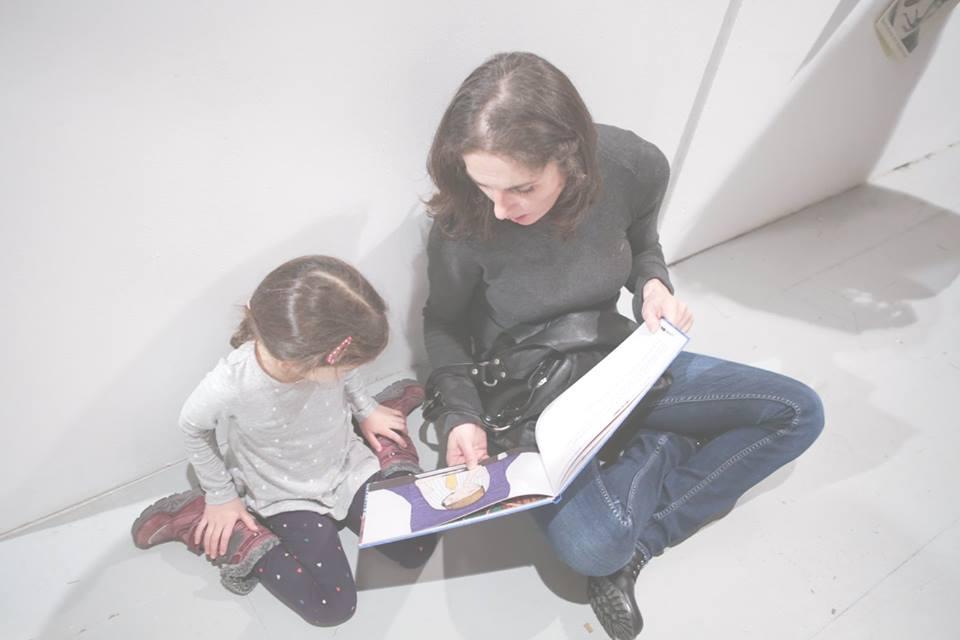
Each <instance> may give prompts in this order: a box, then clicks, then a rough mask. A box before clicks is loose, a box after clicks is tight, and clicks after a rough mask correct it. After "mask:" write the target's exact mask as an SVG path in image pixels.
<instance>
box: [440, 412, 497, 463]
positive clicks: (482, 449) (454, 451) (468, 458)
mask: <svg viewBox="0 0 960 640" xmlns="http://www.w3.org/2000/svg"><path fill="white" fill-rule="evenodd" d="M488 457H489V456H488V455H487V432H486V431H484V430H483V427H481V426H480V425H476V424H473V423H471V422H466V423H464V424H460V425H457V426H456V427H454V428H453V429H452V430H451V431H450V435H449V436H448V437H447V465H448V466H451V467H452V466H454V465H457V464H466V465H467V469H476V468H477V463H478V462H480V461H481V460H486V459H487V458H488Z"/></svg>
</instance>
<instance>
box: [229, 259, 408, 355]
mask: <svg viewBox="0 0 960 640" xmlns="http://www.w3.org/2000/svg"><path fill="white" fill-rule="evenodd" d="M388 334H389V327H388V324H387V308H386V304H385V303H384V301H383V298H381V297H380V294H378V293H377V292H376V290H375V289H374V288H373V286H372V285H371V284H370V282H368V281H367V279H366V278H364V277H363V276H362V275H361V274H360V272H359V271H357V270H356V269H354V268H353V267H351V266H350V265H349V264H347V263H346V262H344V261H342V260H338V259H337V258H331V257H329V256H303V257H300V258H295V259H294V260H291V261H289V262H286V263H284V264H282V265H280V266H279V267H277V268H276V269H274V270H273V271H271V272H270V274H269V275H267V277H266V278H264V279H263V282H261V283H260V286H258V287H257V289H256V291H254V292H253V296H252V297H251V298H250V303H249V304H248V305H247V307H246V309H245V311H244V318H243V321H242V322H241V323H240V326H239V327H237V331H236V333H234V334H233V337H232V338H231V339H230V344H231V346H233V347H234V348H236V347H239V346H240V345H241V344H243V343H244V342H246V341H248V340H252V339H256V340H259V341H260V342H261V343H262V344H263V346H264V347H266V349H267V351H269V352H270V355H272V356H273V357H275V358H277V359H279V360H283V361H285V362H290V363H292V364H294V365H295V366H296V367H297V368H298V369H299V370H301V371H304V372H306V371H310V370H313V369H316V368H317V367H322V366H327V365H329V364H331V363H329V362H328V361H327V357H328V356H329V355H330V354H331V353H332V352H334V350H336V349H337V348H338V347H341V345H343V343H344V340H346V339H347V337H349V338H350V341H349V342H348V345H347V346H346V347H345V348H342V349H341V350H340V352H339V357H337V358H336V360H335V363H334V364H336V365H337V366H343V367H354V366H357V365H361V364H364V363H366V362H370V361H371V360H373V359H374V358H376V357H377V356H378V355H379V354H380V352H381V351H383V349H384V347H386V346H387V337H388Z"/></svg>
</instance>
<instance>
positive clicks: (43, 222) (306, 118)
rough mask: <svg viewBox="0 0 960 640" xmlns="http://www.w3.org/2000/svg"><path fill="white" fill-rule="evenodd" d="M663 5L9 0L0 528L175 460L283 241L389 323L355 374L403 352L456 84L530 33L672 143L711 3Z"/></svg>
mask: <svg viewBox="0 0 960 640" xmlns="http://www.w3.org/2000/svg"><path fill="white" fill-rule="evenodd" d="M571 6H572V5H571ZM660 6H661V4H660V3H656V2H653V1H651V0H645V1H643V2H636V1H625V2H619V3H607V4H605V5H603V8H602V10H601V9H599V8H597V6H586V5H582V3H578V4H577V5H576V7H577V8H575V9H573V8H571V9H565V8H563V5H558V3H555V2H523V3H517V2H508V1H499V0H498V1H494V2H485V3H483V4H482V5H478V4H477V3H476V2H467V1H457V2H430V3H396V2H378V3H354V4H352V5H349V8H348V5H343V4H340V5H333V4H331V3H318V2H285V3H269V4H264V3H248V4H242V3H228V4H224V3H208V2H195V1H190V2H184V1H179V2H178V1H169V0H168V1H165V2H138V3H130V2H85V3H82V4H78V3H72V2H68V1H66V0H64V1H62V2H50V1H42V0H17V1H11V0H8V1H7V2H5V3H3V4H2V5H0V91H2V92H3V98H2V100H0V139H2V140H3V144H2V146H0V207H2V218H0V220H2V222H0V243H2V244H0V274H2V276H0V278H2V280H0V283H2V291H3V298H4V308H5V309H6V313H5V314H4V315H3V316H2V320H0V323H2V325H0V327H2V329H3V335H4V336H6V337H7V348H6V352H7V366H6V367H4V368H3V372H2V374H0V375H2V384H0V389H3V392H2V393H3V401H2V402H0V424H3V426H4V432H5V446H4V447H2V448H0V474H2V482H0V487H2V489H0V491H2V493H0V504H3V506H4V508H3V510H2V511H0V531H4V530H9V529H11V528H14V527H16V526H18V525H20V524H22V523H26V522H29V521H31V520H33V519H35V518H38V517H40V516H43V515H45V514H48V513H51V512H53V511H55V510H57V509H60V508H63V507H66V506H68V505H71V504H74V503H76V502H78V501H80V500H83V499H85V498H88V497H90V496H93V495H95V494H97V493H99V492H102V491H105V490H108V489H110V488H112V487H115V486H117V485H119V484H121V483H123V482H126V481H129V480H132V479H135V478H137V477H140V476H142V475H144V474H146V473H149V472H151V471H153V470H155V469H157V468H159V467H160V466H162V465H164V464H165V463H169V462H172V461H175V460H178V459H180V458H182V454H181V445H180V441H179V434H178V432H177V430H176V428H175V420H176V416H177V413H178V411H179V407H180V405H181V403H182V402H183V400H184V398H185V397H186V395H187V394H188V393H189V391H190V390H191V389H192V387H193V386H194V385H195V384H196V383H197V382H198V381H199V379H200V377H201V376H202V375H203V373H204V372H205V371H206V370H207V369H209V368H210V367H211V366H212V365H213V364H214V362H215V361H216V358H217V357H219V356H220V355H221V354H223V353H224V352H225V351H226V342H227V338H228V337H229V334H230V331H231V328H232V326H233V324H234V322H235V321H236V319H237V312H236V310H237V307H238V305H240V304H242V303H243V302H244V301H245V300H246V297H247V296H248V295H249V293H250V292H251V291H252V289H253V287H254V286H255V285H256V284H257V282H258V281H259V279H260V278H261V277H262V276H263V275H264V274H265V273H266V272H267V271H268V270H269V269H271V268H272V267H274V266H276V265H277V264H279V263H280V262H281V261H283V260H285V259H287V258H290V257H293V256H296V255H300V254H304V253H332V254H335V255H338V256H341V257H344V258H346V259H348V260H351V261H353V262H354V263H355V264H357V265H358V266H359V267H360V268H361V270H363V271H364V272H366V273H367V274H368V275H369V276H370V277H371V279H372V280H373V281H374V283H375V284H376V285H377V286H378V287H379V288H380V289H381V291H382V292H383V293H384V294H385V296H386V298H387V299H388V302H389V303H390V304H391V306H392V319H393V321H394V325H395V333H396V339H395V341H394V345H393V347H392V349H391V351H390V352H389V354H388V358H387V359H386V360H385V362H384V363H382V364H381V365H380V367H379V369H377V370H376V371H374V372H372V375H373V376H376V375H379V374H390V373H392V372H394V371H396V370H399V369H402V368H405V367H407V366H408V365H409V363H410V361H411V359H413V358H414V357H417V354H418V353H419V350H420V348H421V347H420V338H419V308H420V305H421V304H422V300H423V296H424V293H423V291H422V287H423V277H422V270H423V267H424V264H423V256H422V255H421V254H420V248H419V239H420V234H421V223H422V217H421V214H420V212H419V209H418V197H419V196H421V195H424V194H425V193H426V192H427V191H428V184H427V181H426V179H425V178H426V176H425V171H424V169H423V166H424V159H425V154H426V151H427V148H428V145H429V142H430V139H431V136H432V133H433V129H434V127H435V126H436V123H437V121H438V119H439V117H440V114H441V113H442V110H443V109H444V108H445V106H446V102H447V100H448V99H449V97H450V96H451V95H452V93H453V91H454V90H455V88H456V86H457V84H458V83H459V82H460V81H461V80H462V79H463V77H464V76H465V75H466V73H468V72H469V70H470V69H472V68H473V67H474V66H476V65H477V64H479V63H480V62H481V61H482V60H483V59H484V58H485V57H487V56H488V55H490V54H492V53H494V52H496V51H499V50H506V49H528V50H533V51H536V52H538V53H540V54H542V55H544V56H546V57H547V58H548V59H551V60H552V61H554V62H555V63H556V64H557V65H558V66H559V67H560V68H562V69H564V70H565V71H567V72H568V73H569V74H570V76H571V77H572V78H573V80H574V82H575V83H576V84H577V85H578V86H579V87H580V89H581V90H582V92H583V94H584V97H585V98H586V100H587V103H588V104H589V105H590V106H591V107H592V109H593V111H594V114H595V116H596V118H597V119H598V120H601V121H607V122H615V123H618V124H621V125H623V126H627V127H632V128H634V129H636V130H637V131H638V132H639V133H641V135H644V136H645V137H648V138H649V139H651V140H653V141H655V142H657V143H659V144H661V145H662V146H663V147H664V148H665V149H666V150H667V151H668V153H672V151H673V149H674V148H675V146H676V141H677V140H678V139H679V137H680V134H681V131H682V130H683V127H684V124H685V118H686V109H687V108H688V106H689V104H690V103H691V101H692V99H693V95H694V94H695V92H696V90H697V87H698V83H699V81H700V75H701V71H702V69H703V67H704V65H705V63H706V59H707V56H708V55H709V52H710V47H711V44H712V42H713V40H714V39H715V37H716V31H717V28H718V26H719V24H720V20H721V17H722V12H723V10H724V7H723V6H721V5H720V4H719V3H709V2H703V3H700V4H699V6H696V7H686V6H684V7H675V8H673V9H671V11H670V12H669V13H668V14H666V15H661V14H659V13H655V11H657V10H658V8H659V7H660ZM175 489H177V488H176V487H171V490H175Z"/></svg>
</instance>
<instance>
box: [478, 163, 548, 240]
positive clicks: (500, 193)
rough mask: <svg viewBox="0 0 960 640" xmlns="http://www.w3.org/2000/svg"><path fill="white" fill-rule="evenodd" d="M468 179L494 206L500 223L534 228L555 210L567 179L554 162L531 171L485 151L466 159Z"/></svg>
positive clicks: (494, 213)
mask: <svg viewBox="0 0 960 640" xmlns="http://www.w3.org/2000/svg"><path fill="white" fill-rule="evenodd" d="M463 162H464V164H465V165H466V168H467V175H469V176H470V179H471V180H473V182H474V184H476V185H477V187H478V188H479V189H480V191H482V192H483V194H484V195H485V196H487V197H488V198H490V200H491V201H492V202H493V215H495V216H496V217H497V220H509V221H510V222H515V223H516V224H519V225H523V226H525V227H526V226H529V225H531V224H534V223H535V222H537V221H538V220H540V219H541V218H543V216H545V215H547V212H549V211H550V209H552V208H553V205H554V204H556V202H557V199H558V198H559V197H560V193H561V192H562V191H563V187H564V185H565V184H566V176H564V175H563V172H562V171H561V170H560V167H559V165H557V163H556V162H555V161H553V160H551V161H550V162H549V163H547V165H546V166H544V167H542V168H540V169H530V168H529V167H527V166H525V165H523V164H520V163H519V162H517V161H515V160H513V159H511V158H507V157H504V156H497V155H493V154H492V153H486V152H484V151H477V152H474V153H468V154H466V155H464V156H463Z"/></svg>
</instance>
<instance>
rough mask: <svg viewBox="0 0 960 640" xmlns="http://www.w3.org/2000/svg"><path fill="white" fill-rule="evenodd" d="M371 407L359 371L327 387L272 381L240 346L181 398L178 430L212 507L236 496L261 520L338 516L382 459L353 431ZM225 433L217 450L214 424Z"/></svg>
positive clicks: (250, 350) (246, 345)
mask: <svg viewBox="0 0 960 640" xmlns="http://www.w3.org/2000/svg"><path fill="white" fill-rule="evenodd" d="M375 407H376V402H375V401H374V400H373V399H372V398H371V397H370V396H369V395H368V394H367V393H366V392H365V391H364V388H363V381H362V379H361V377H360V376H359V375H358V373H357V372H356V370H352V371H350V372H349V373H347V374H345V375H344V376H343V378H342V379H340V380H338V381H333V382H329V383H317V382H312V381H309V380H302V381H300V382H294V383H283V382H278V381H277V380H275V379H273V378H272V377H270V376H269V375H267V373H266V372H265V371H264V370H263V369H262V368H261V366H260V364H259V362H257V356H256V353H255V351H254V343H253V342H247V343H244V344H243V345H241V346H240V347H238V348H237V349H235V350H234V351H232V352H231V353H230V354H229V355H228V356H227V357H226V358H223V359H221V360H220V362H219V363H217V366H216V367H214V369H213V370H212V371H211V372H210V373H208V374H207V375H206V377H205V378H204V379H203V381H202V382H201V383H200V385H199V386H197V388H196V389H195V390H194V391H193V393H192V394H191V395H190V397H189V398H188V399H187V402H186V404H184V406H183V410H182V411H181V413H180V429H181V431H182V432H183V435H184V439H185V442H186V448H187V455H188V458H189V461H190V463H191V464H192V465H193V468H194V469H195V470H196V473H197V477H198V479H199V480H200V486H201V487H203V490H204V491H205V492H206V494H207V495H206V499H207V502H208V503H209V504H223V503H225V502H229V501H230V500H232V499H233V498H236V497H241V498H242V499H243V500H244V502H245V503H246V505H247V506H248V507H249V508H251V509H253V510H254V511H256V512H257V513H259V514H260V515H262V516H272V515H275V514H277V513H283V512H286V511H314V512H316V513H321V514H329V515H330V516H331V517H333V518H335V519H337V520H342V519H343V518H344V517H345V516H346V514H347V510H348V509H349V507H350V502H351V501H352V500H353V497H354V494H356V492H357V490H358V489H359V488H360V486H361V485H362V484H363V483H364V481H365V480H366V479H367V478H369V477H370V476H371V475H373V474H374V473H376V472H377V470H378V469H379V468H380V465H379V464H378V462H377V459H376V457H375V456H374V454H373V452H372V451H371V450H370V449H369V448H368V447H367V446H366V445H365V444H364V442H363V440H362V439H361V438H360V437H358V436H357V435H356V434H355V433H354V431H353V425H352V423H351V421H350V419H351V417H352V416H354V415H355V416H357V418H358V419H360V420H362V419H364V418H366V417H367V416H368V415H370V413H371V412H372V411H373V409H374V408H375ZM218 428H219V429H221V430H222V433H224V435H225V436H226V441H227V445H228V446H227V450H226V453H225V454H221V451H220V448H219V446H218V445H217V437H216V434H217V429H218Z"/></svg>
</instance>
